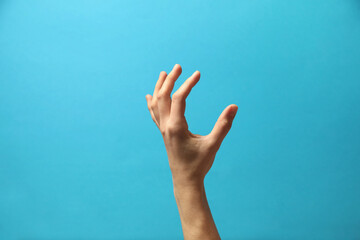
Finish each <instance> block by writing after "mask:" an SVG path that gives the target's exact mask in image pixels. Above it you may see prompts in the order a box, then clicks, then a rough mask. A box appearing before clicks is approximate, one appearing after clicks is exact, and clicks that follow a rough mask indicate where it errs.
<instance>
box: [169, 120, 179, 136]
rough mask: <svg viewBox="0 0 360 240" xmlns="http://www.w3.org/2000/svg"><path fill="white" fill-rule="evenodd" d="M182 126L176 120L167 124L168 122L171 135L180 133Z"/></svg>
mask: <svg viewBox="0 0 360 240" xmlns="http://www.w3.org/2000/svg"><path fill="white" fill-rule="evenodd" d="M182 129H183V128H182V126H181V124H178V123H176V122H174V121H169V122H168V123H167V124H166V132H167V133H168V134H170V135H175V134H177V133H180V132H182Z"/></svg>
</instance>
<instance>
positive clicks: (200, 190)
mask: <svg viewBox="0 0 360 240" xmlns="http://www.w3.org/2000/svg"><path fill="white" fill-rule="evenodd" d="M181 72H182V69H181V66H180V65H179V64H175V66H174V68H173V69H172V71H171V72H170V73H169V75H167V73H166V72H164V71H163V72H161V73H160V76H159V79H158V81H157V83H156V86H155V90H154V93H153V95H152V96H151V95H150V94H148V95H146V100H147V105H148V109H149V111H150V114H151V117H152V119H153V121H154V122H155V124H156V125H157V127H158V128H159V130H160V132H161V134H162V136H163V140H164V143H165V148H166V152H167V156H168V160H169V165H170V170H171V173H172V180H173V186H174V196H175V200H176V203H177V206H178V210H179V214H180V219H181V225H182V229H183V234H184V238H185V239H187V240H191V239H220V235H219V233H218V231H217V229H216V225H215V222H214V220H213V217H212V215H211V211H210V208H209V205H208V201H207V199H206V193H205V187H204V179H205V176H206V174H207V173H208V171H209V170H210V168H211V166H212V164H213V162H214V159H215V155H216V153H217V151H218V150H219V148H220V145H221V143H222V141H223V139H224V138H225V136H226V134H227V133H228V132H229V130H230V128H231V125H232V121H233V119H234V117H235V115H236V112H237V108H238V107H237V106H236V105H235V104H231V105H229V106H227V107H226V108H225V110H224V111H223V112H222V113H221V115H220V117H219V118H218V120H217V122H216V124H215V126H214V128H213V129H212V131H211V132H210V133H209V134H208V135H206V136H201V135H198V134H193V133H191V132H190V131H189V130H188V124H187V122H186V119H185V100H186V98H187V96H188V95H189V93H190V91H191V89H192V88H193V87H194V86H195V84H196V83H197V82H198V81H199V79H200V72H199V71H196V72H194V73H193V75H192V76H190V77H189V78H188V79H187V80H186V81H185V82H184V83H183V84H182V85H181V87H180V88H179V89H178V90H177V91H176V92H175V93H173V95H172V96H171V92H172V90H173V88H174V84H175V81H176V80H177V79H178V77H179V76H180V74H181Z"/></svg>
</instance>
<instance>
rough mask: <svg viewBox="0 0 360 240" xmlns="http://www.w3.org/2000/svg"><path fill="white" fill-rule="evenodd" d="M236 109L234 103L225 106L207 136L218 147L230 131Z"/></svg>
mask: <svg viewBox="0 0 360 240" xmlns="http://www.w3.org/2000/svg"><path fill="white" fill-rule="evenodd" d="M237 110H238V106H236V105H235V104H231V105H229V106H227V107H226V108H225V109H224V111H223V112H222V113H221V114H220V116H219V118H218V120H217V121H216V123H215V126H214V128H213V129H212V131H211V132H210V134H209V138H210V139H212V140H213V141H212V142H213V143H215V145H217V146H218V147H220V145H221V143H222V141H223V140H224V138H225V137H226V135H227V133H228V132H229V131H230V129H231V125H232V122H233V120H234V118H235V115H236V112H237Z"/></svg>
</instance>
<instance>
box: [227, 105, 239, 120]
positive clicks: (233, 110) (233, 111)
mask: <svg viewBox="0 0 360 240" xmlns="http://www.w3.org/2000/svg"><path fill="white" fill-rule="evenodd" d="M230 106H231V107H230V113H229V114H230V117H235V115H236V113H237V111H238V106H237V105H236V104H231V105H230Z"/></svg>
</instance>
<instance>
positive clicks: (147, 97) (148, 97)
mask: <svg viewBox="0 0 360 240" xmlns="http://www.w3.org/2000/svg"><path fill="white" fill-rule="evenodd" d="M145 98H146V102H147V107H148V109H149V112H150V114H151V118H152V120H153V121H154V123H155V124H156V126H157V127H158V128H159V129H160V126H159V123H158V122H157V121H156V118H155V115H154V113H153V111H152V109H151V107H150V106H151V100H152V96H151V95H150V94H147V95H146V96H145Z"/></svg>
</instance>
